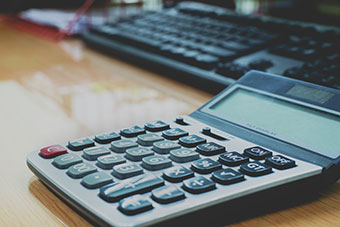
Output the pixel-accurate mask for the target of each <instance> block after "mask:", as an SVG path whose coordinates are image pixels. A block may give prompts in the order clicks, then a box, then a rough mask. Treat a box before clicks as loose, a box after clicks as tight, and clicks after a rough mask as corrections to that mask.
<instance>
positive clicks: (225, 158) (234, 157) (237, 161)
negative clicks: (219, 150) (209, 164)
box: [218, 151, 249, 166]
mask: <svg viewBox="0 0 340 227" xmlns="http://www.w3.org/2000/svg"><path fill="white" fill-rule="evenodd" d="M248 160H249V158H248V157H247V156H245V155H243V154H240V153H237V152H235V151H233V152H228V153H225V154H221V155H220V156H219V157H218V161H219V162H220V163H222V164H223V165H227V166H238V165H241V164H242V163H246V162H248Z"/></svg>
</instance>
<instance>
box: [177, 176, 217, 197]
mask: <svg viewBox="0 0 340 227" xmlns="http://www.w3.org/2000/svg"><path fill="white" fill-rule="evenodd" d="M182 187H183V189H184V190H186V191H188V192H190V193H193V194H199V193H203V192H207V191H210V190H213V189H215V188H216V185H215V183H214V182H212V181H211V180H208V179H207V178H205V177H202V176H198V177H194V178H191V179H188V180H185V181H184V182H183V186H182Z"/></svg>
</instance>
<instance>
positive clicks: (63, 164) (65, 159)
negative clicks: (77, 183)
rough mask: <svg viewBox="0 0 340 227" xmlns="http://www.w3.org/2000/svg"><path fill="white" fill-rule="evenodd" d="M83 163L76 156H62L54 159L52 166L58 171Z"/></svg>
mask: <svg viewBox="0 0 340 227" xmlns="http://www.w3.org/2000/svg"><path fill="white" fill-rule="evenodd" d="M81 162H83V160H82V159H81V158H80V157H79V156H78V155H76V154H63V155H61V156H58V157H56V158H55V159H54V160H53V162H52V164H53V165H54V166H55V167H57V168H59V169H67V168H68V167H70V166H72V165H74V164H78V163H81Z"/></svg>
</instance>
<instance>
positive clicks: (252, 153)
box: [244, 147, 272, 160]
mask: <svg viewBox="0 0 340 227" xmlns="http://www.w3.org/2000/svg"><path fill="white" fill-rule="evenodd" d="M244 155H246V156H248V157H250V158H252V159H255V160H261V159H264V158H266V157H268V156H271V155H272V152H271V151H268V150H266V149H264V148H262V147H250V148H247V149H245V150H244Z"/></svg>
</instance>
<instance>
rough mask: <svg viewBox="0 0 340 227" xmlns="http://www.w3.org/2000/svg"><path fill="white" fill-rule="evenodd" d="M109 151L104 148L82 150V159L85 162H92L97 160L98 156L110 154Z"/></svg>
mask: <svg viewBox="0 0 340 227" xmlns="http://www.w3.org/2000/svg"><path fill="white" fill-rule="evenodd" d="M110 153H111V152H110V150H109V149H107V148H106V147H103V146H101V147H90V148H86V149H84V153H83V157H84V158H85V159H87V160H90V161H93V160H97V158H98V157H99V156H103V155H107V154H110Z"/></svg>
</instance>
